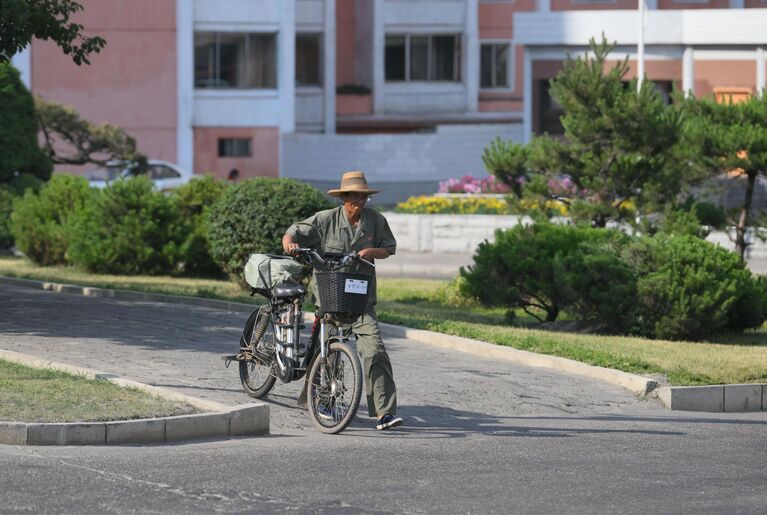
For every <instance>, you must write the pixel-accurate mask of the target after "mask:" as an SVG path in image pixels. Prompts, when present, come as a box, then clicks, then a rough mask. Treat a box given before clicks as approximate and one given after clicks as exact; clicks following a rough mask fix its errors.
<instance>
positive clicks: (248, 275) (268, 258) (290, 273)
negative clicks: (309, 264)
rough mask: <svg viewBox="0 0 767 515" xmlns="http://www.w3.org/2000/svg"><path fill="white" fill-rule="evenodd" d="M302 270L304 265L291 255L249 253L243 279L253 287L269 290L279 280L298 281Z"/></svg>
mask: <svg viewBox="0 0 767 515" xmlns="http://www.w3.org/2000/svg"><path fill="white" fill-rule="evenodd" d="M303 272H304V266H303V265H302V264H301V263H297V262H296V261H294V260H293V258H291V257H288V256H274V255H270V254H251V255H250V258H248V262H247V263H246V264H245V281H246V282H247V283H248V284H249V285H250V286H252V287H253V288H258V289H261V290H270V289H272V288H274V285H275V284H277V283H279V282H281V281H285V280H288V279H291V280H293V281H296V282H297V281H300V280H301V276H302V275H303Z"/></svg>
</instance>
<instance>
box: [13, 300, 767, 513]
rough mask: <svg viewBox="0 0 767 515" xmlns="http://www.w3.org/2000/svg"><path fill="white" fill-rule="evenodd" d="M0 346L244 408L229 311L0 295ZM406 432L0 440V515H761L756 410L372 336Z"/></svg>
mask: <svg viewBox="0 0 767 515" xmlns="http://www.w3.org/2000/svg"><path fill="white" fill-rule="evenodd" d="M0 306H2V308H1V309H0V348H3V349H8V350H15V351H18V352H24V353H27V354H32V355H36V356H45V357H47V358H49V359H51V360H53V361H61V362H66V363H70V364H74V365H80V366H86V367H90V368H96V369H99V370H102V371H105V372H112V373H116V374H118V375H121V376H123V377H127V378H130V379H134V380H138V381H141V382H145V383H148V384H154V385H158V386H165V387H169V388H174V389H177V390H178V391H182V392H184V393H187V394H191V395H195V396H198V397H203V398H208V399H212V400H216V401H219V402H224V403H230V404H238V403H244V402H249V401H250V398H248V397H247V396H246V395H245V394H244V393H242V390H241V388H240V385H239V379H238V376H237V372H236V369H235V368H234V367H231V368H229V369H225V368H224V367H223V362H222V361H221V360H220V359H219V355H221V354H225V353H230V352H233V350H234V349H235V348H236V347H237V337H238V335H239V331H240V329H241V326H242V325H243V323H244V321H245V318H246V316H245V315H244V314H242V313H228V312H225V311H217V310H213V309H207V308H196V307H189V306H179V305H172V304H160V303H129V302H121V301H113V300H107V299H95V298H86V297H79V296H74V295H62V294H54V293H49V292H43V291H37V290H29V289H23V288H14V287H8V286H1V287H0ZM387 347H388V348H389V352H390V354H391V358H392V361H393V364H394V371H395V378H396V380H397V384H398V388H399V402H400V415H402V416H404V417H405V418H406V420H407V423H406V425H405V426H404V427H402V428H399V429H397V430H395V431H390V432H376V431H375V430H373V429H372V424H373V420H372V419H369V418H367V417H366V416H363V415H364V413H366V409H365V407H364V406H362V407H361V408H360V412H359V413H360V414H358V417H357V420H356V421H355V422H354V423H353V425H352V426H351V427H350V428H349V429H348V430H347V431H345V432H344V433H343V434H341V435H338V436H327V435H322V434H319V433H318V432H316V431H315V430H314V429H313V428H312V426H311V424H310V422H309V420H308V415H307V413H306V412H305V411H303V410H300V409H298V408H296V407H295V399H296V397H297V395H298V389H299V386H300V384H288V385H285V384H282V383H279V382H278V384H277V386H276V388H275V391H274V392H273V394H272V395H270V396H269V398H268V399H267V400H268V401H269V402H270V404H271V410H272V427H271V435H270V436H268V437H256V438H241V439H230V440H224V441H205V442H190V443H184V444H177V445H157V446H120V447H15V446H2V445H0V512H2V513H15V512H33V513H158V512H163V513H181V512H183V513H210V512H224V513H243V512H260V513H281V512H291V513H365V512H371V513H377V512H396V513H438V512H446V513H551V512H560V513H764V512H765V510H767V488H766V487H765V485H767V471H765V467H764V463H765V459H766V458H767V441H766V438H765V434H767V433H766V432H765V430H766V429H767V413H751V414H696V413H682V412H670V411H666V410H665V409H663V408H662V407H661V406H660V405H659V404H658V403H657V402H655V401H644V400H638V399H635V398H634V397H633V396H632V395H631V394H630V393H628V392H626V391H624V390H622V389H620V388H618V387H615V386H612V385H609V384H606V383H600V382H597V381H592V380H588V379H584V378H579V377H576V376H568V375H564V374H559V373H554V372H551V371H548V370H545V369H533V368H528V367H522V366H518V365H515V364H512V363H507V362H496V361H492V360H486V359H481V358H477V357H473V356H471V355H468V354H462V353H452V352H449V351H445V350H441V349H434V348H431V347H427V346H423V345H421V344H418V343H416V342H410V341H407V340H402V339H389V340H387Z"/></svg>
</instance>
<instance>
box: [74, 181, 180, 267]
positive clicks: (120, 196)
mask: <svg viewBox="0 0 767 515" xmlns="http://www.w3.org/2000/svg"><path fill="white" fill-rule="evenodd" d="M153 188H154V186H153V183H152V181H151V180H149V179H148V178H147V177H144V176H141V177H133V178H130V179H125V180H118V181H114V182H113V183H111V184H110V185H109V186H107V187H106V188H105V189H104V190H102V191H100V192H99V193H98V194H97V195H95V198H94V199H93V201H92V202H90V203H89V205H87V206H86V207H85V208H84V209H83V210H81V211H80V214H79V216H78V218H77V221H76V223H75V224H74V226H73V228H72V234H71V245H70V248H69V253H68V257H69V259H70V261H71V262H72V263H73V264H75V265H76V266H78V267H81V268H84V269H86V270H88V271H90V272H96V273H111V274H126V275H137V274H147V275H159V274H169V273H172V272H175V271H176V265H177V263H178V262H179V261H180V259H181V246H182V244H183V242H184V239H185V236H186V234H185V233H186V231H185V229H186V226H185V224H184V223H183V222H182V220H181V216H180V213H179V209H178V206H177V205H176V203H175V202H172V201H171V200H170V199H169V198H168V197H166V196H165V195H163V194H162V193H159V192H157V191H154V189H153Z"/></svg>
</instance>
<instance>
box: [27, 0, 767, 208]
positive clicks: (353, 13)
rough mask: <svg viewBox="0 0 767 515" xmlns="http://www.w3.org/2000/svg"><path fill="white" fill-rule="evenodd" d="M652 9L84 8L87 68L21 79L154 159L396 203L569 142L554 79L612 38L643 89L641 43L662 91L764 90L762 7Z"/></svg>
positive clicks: (766, 21)
mask: <svg viewBox="0 0 767 515" xmlns="http://www.w3.org/2000/svg"><path fill="white" fill-rule="evenodd" d="M646 1H647V10H646V12H645V13H644V15H643V16H642V17H641V19H642V20H643V23H641V24H640V14H639V11H638V9H637V7H638V6H637V0H591V1H586V0H494V1H485V0H131V1H128V0H110V1H103V0H81V3H82V4H83V5H84V7H85V10H84V12H83V13H82V14H81V15H80V16H79V18H78V21H80V22H81V23H82V24H83V25H84V26H85V27H86V28H87V30H88V31H89V32H91V33H95V34H99V35H101V36H103V37H104V38H105V39H106V40H107V47H106V48H105V49H104V51H103V52H102V53H101V54H99V55H97V56H94V57H93V58H92V63H93V64H92V65H91V66H85V67H79V68H78V67H77V66H75V65H74V64H72V63H71V62H70V61H69V60H68V59H67V58H65V57H63V56H62V55H61V54H60V51H59V50H58V49H57V48H56V47H55V46H54V45H52V44H50V43H48V42H41V41H34V42H33V43H32V45H30V47H29V48H28V49H27V50H25V51H24V52H23V53H22V54H19V55H17V56H16V57H15V58H14V64H15V65H16V66H17V67H18V68H19V69H20V70H21V71H22V76H23V77H24V80H25V81H26V83H27V85H28V86H29V87H30V89H31V90H32V91H33V92H34V93H35V94H39V95H42V96H43V97H46V98H48V99H51V100H55V101H57V102H61V103H65V104H70V105H73V106H75V107H76V108H77V109H78V110H79V111H80V112H81V114H82V115H83V116H84V117H86V118H88V119H90V120H93V121H95V122H110V123H113V124H116V125H119V126H121V127H123V128H125V129H126V130H127V131H128V132H129V133H130V134H132V135H133V136H134V137H135V138H136V139H137V141H138V143H139V147H140V149H141V150H142V151H143V152H144V153H146V154H147V155H148V156H150V157H152V158H156V159H165V160H168V161H173V162H176V163H178V164H179V165H180V166H182V167H184V168H187V169H190V170H193V171H194V172H195V173H212V174H215V175H217V176H219V177H225V176H226V175H227V174H228V172H229V170H231V169H232V168H237V169H238V170H239V171H240V175H241V177H250V176H285V177H292V178H298V179H301V180H305V181H308V182H311V183H313V184H316V185H317V186H319V187H321V188H324V187H327V186H331V185H334V184H335V183H336V182H337V180H338V179H337V178H338V175H339V173H340V172H341V171H343V170H348V169H363V170H365V171H366V173H367V174H368V176H369V178H370V180H371V182H373V183H375V184H376V185H377V186H380V187H382V188H384V190H385V191H386V193H385V194H382V196H381V197H379V198H381V199H382V200H384V201H394V200H398V199H401V198H403V197H406V196H407V195H409V194H415V193H431V192H433V191H435V189H436V186H437V182H438V181H439V180H441V179H445V178H449V177H457V176H460V175H464V174H473V175H483V174H484V173H485V172H484V170H483V167H482V162H481V155H482V149H483V148H484V147H485V145H487V143H488V142H489V141H491V140H492V139H493V138H495V137H498V136H500V137H502V138H505V139H512V140H515V141H520V142H523V141H526V140H528V139H529V138H530V136H531V135H532V134H534V133H540V132H544V131H546V132H549V133H557V132H558V131H561V126H560V125H559V114H560V112H559V110H558V106H557V105H556V103H555V102H554V101H553V100H552V99H551V97H550V96H549V94H548V81H549V79H551V78H552V77H554V76H556V74H557V73H558V72H559V70H561V68H562V66H563V63H564V61H565V60H566V59H567V56H568V55H581V54H582V53H583V52H585V51H587V49H588V41H589V39H590V38H592V37H596V38H599V37H600V35H601V34H602V33H604V34H605V36H606V37H607V38H608V40H610V41H614V42H616V44H617V46H616V50H615V57H616V59H621V58H624V57H626V56H628V58H629V64H630V66H631V69H632V72H631V73H632V74H635V73H636V70H637V68H638V67H639V62H638V59H637V46H638V43H639V41H640V34H641V36H642V41H643V42H644V53H643V55H644V60H643V63H644V70H645V75H646V77H647V79H648V80H650V81H652V82H653V83H654V84H655V85H656V87H658V88H659V89H661V90H662V91H664V92H670V91H671V90H672V89H674V88H677V89H682V90H683V91H686V92H690V93H691V94H695V95H710V94H713V95H717V96H718V97H720V98H736V99H737V98H739V97H743V96H747V95H753V94H758V93H759V92H761V91H762V90H763V89H764V87H765V53H764V50H763V48H764V46H765V45H767V29H765V27H767V0H646ZM640 28H641V29H640ZM640 30H641V32H640Z"/></svg>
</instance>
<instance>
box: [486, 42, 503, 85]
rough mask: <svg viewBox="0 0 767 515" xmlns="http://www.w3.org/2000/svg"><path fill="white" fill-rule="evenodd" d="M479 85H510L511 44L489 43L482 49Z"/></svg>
mask: <svg viewBox="0 0 767 515" xmlns="http://www.w3.org/2000/svg"><path fill="white" fill-rule="evenodd" d="M479 86H480V87H481V88H508V87H509V45H508V44H506V43H503V44H488V45H482V47H481V49H480V67H479Z"/></svg>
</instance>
